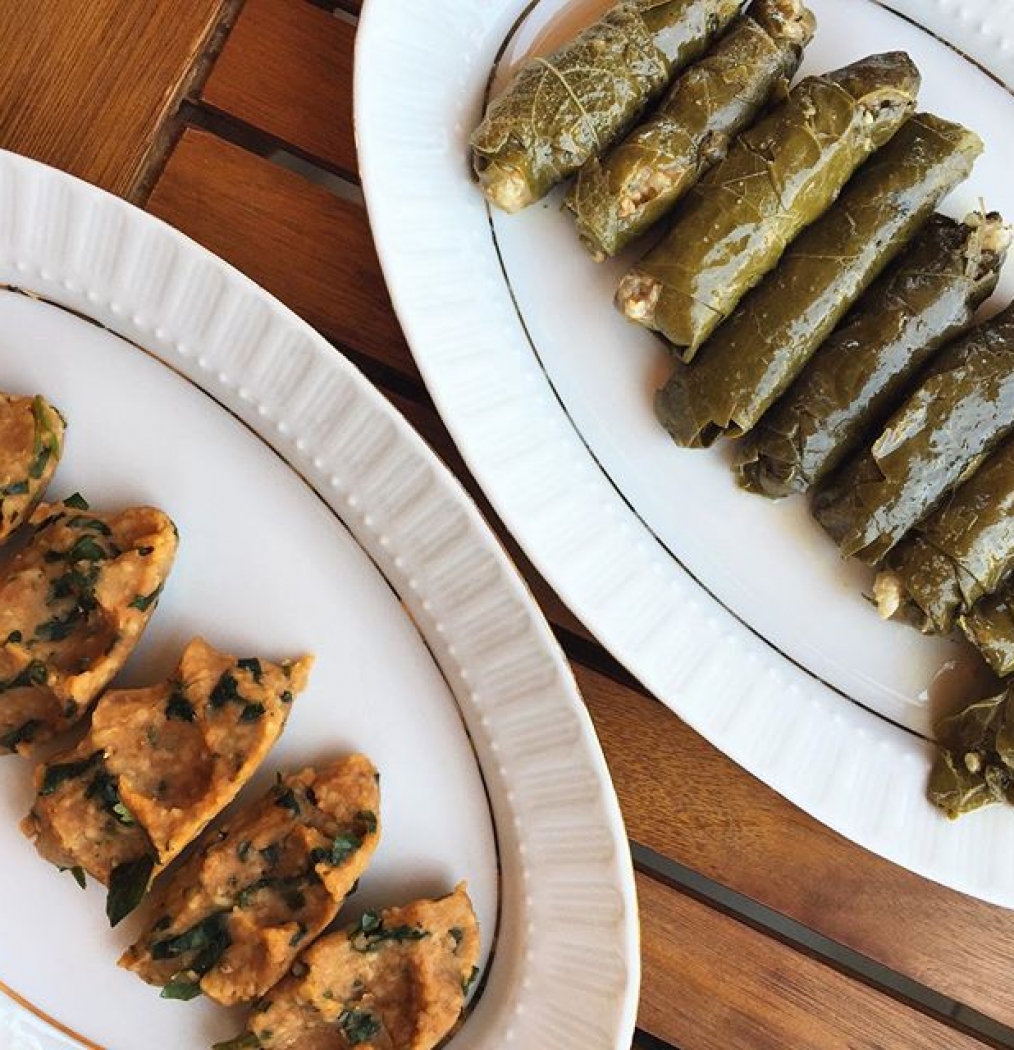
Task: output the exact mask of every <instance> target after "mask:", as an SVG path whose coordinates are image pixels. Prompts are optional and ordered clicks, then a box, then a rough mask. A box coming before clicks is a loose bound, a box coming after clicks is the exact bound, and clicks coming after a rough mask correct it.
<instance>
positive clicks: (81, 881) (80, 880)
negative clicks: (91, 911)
mask: <svg viewBox="0 0 1014 1050" xmlns="http://www.w3.org/2000/svg"><path fill="white" fill-rule="evenodd" d="M60 871H69V872H70V873H71V875H72V876H73V878H74V881H75V882H76V883H77V884H78V885H79V886H80V887H81V889H86V888H87V886H88V880H87V879H86V878H85V872H84V868H82V867H81V865H80V864H75V865H74V867H73V868H60Z"/></svg>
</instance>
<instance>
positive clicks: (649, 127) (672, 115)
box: [567, 0, 816, 260]
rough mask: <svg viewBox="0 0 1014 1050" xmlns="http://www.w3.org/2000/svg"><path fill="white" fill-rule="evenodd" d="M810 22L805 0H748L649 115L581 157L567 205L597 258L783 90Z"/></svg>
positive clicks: (715, 157) (668, 204) (712, 160)
mask: <svg viewBox="0 0 1014 1050" xmlns="http://www.w3.org/2000/svg"><path fill="white" fill-rule="evenodd" d="M815 25H816V23H815V20H814V17H813V15H812V13H811V12H810V11H809V10H808V9H807V8H806V7H805V5H804V4H803V2H802V0H754V2H753V3H752V4H751V5H750V7H749V9H748V10H747V12H746V14H745V15H742V16H741V17H740V18H738V19H736V21H735V22H734V23H733V24H732V26H731V27H730V29H729V31H728V32H727V33H726V34H725V35H724V36H723V37H722V38H721V39H720V40H719V41H718V42H717V43H716V44H715V46H714V47H713V48H712V49H711V51H709V52H708V54H707V55H706V56H705V57H704V58H703V59H701V60H700V61H699V62H698V63H697V64H696V65H694V66H692V67H691V68H690V69H689V70H687V72H686V73H684V74H683V75H682V76H681V77H679V79H678V80H677V81H676V83H675V84H674V85H673V87H672V88H671V89H670V91H669V93H668V95H667V96H666V97H665V99H664V100H663V102H662V104H661V106H659V108H658V109H657V110H656V111H655V112H654V113H653V114H652V115H651V117H650V118H649V119H648V120H646V121H645V122H644V123H642V124H640V125H638V127H636V128H635V129H634V130H633V131H632V132H631V133H630V134H629V135H628V136H627V137H626V138H625V139H624V140H623V141H622V142H621V143H620V144H619V145H618V146H616V148H615V149H614V150H613V151H612V152H611V153H609V154H608V156H606V157H605V158H599V157H592V158H591V159H590V160H589V161H587V162H586V163H585V165H584V166H583V167H582V168H581V170H580V171H579V172H578V175H577V179H576V180H575V183H574V186H573V187H572V189H571V191H570V193H569V194H568V195H567V206H568V207H569V208H570V209H571V211H573V212H574V216H575V221H576V223H577V229H578V232H579V233H580V235H581V240H582V242H583V243H584V244H585V246H586V247H587V248H588V250H589V251H590V252H591V253H592V255H594V256H595V258H596V259H599V260H601V259H604V258H606V257H608V256H610V255H615V254H616V253H617V252H618V251H620V250H621V249H622V248H624V247H626V246H627V245H628V244H629V243H630V242H631V241H632V240H634V239H635V238H636V237H639V236H640V235H641V234H642V233H644V232H645V231H646V230H647V229H649V228H650V227H651V226H652V225H654V224H655V223H656V222H658V220H659V219H661V218H662V216H663V215H665V214H666V213H667V212H668V211H670V210H671V209H672V207H673V205H675V203H676V202H677V201H678V200H679V199H680V197H682V196H683V194H684V193H686V191H687V190H688V189H690V187H691V186H692V185H693V184H694V183H695V182H696V181H697V180H698V179H699V178H700V177H701V176H702V175H703V174H704V172H706V171H707V170H708V169H709V168H711V167H713V166H714V165H715V164H717V163H718V161H720V160H721V159H722V158H723V157H724V156H725V154H726V153H727V152H728V149H729V144H730V142H731V141H732V139H733V138H734V137H735V136H736V135H737V134H739V132H740V131H742V130H743V128H745V127H747V126H748V125H749V124H750V123H751V122H752V121H753V119H754V118H755V117H756V115H757V114H758V112H759V111H760V109H761V107H762V106H763V105H764V104H765V102H767V100H768V99H769V98H770V97H771V95H772V94H773V93H774V92H776V91H778V90H779V89H782V90H786V91H787V90H788V84H789V81H790V80H791V79H792V77H793V76H794V74H795V72H796V70H797V69H798V68H799V63H800V60H801V59H802V56H803V48H804V47H805V46H806V45H807V44H808V43H809V41H810V39H811V37H812V36H813V32H814V28H815Z"/></svg>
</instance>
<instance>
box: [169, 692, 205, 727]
mask: <svg viewBox="0 0 1014 1050" xmlns="http://www.w3.org/2000/svg"><path fill="white" fill-rule="evenodd" d="M165 716H166V718H168V719H170V720H171V719H176V721H178V722H193V720H194V719H195V718H196V717H197V712H196V711H195V710H194V705H193V704H192V703H191V702H190V701H189V700H188V699H187V698H186V697H185V696H184V695H183V693H182V692H181V691H180V689H179V688H176V689H174V690H173V694H172V696H170V697H169V700H168V701H167V703H166V705H165Z"/></svg>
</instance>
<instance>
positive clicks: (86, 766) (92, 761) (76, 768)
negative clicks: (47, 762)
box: [39, 751, 102, 796]
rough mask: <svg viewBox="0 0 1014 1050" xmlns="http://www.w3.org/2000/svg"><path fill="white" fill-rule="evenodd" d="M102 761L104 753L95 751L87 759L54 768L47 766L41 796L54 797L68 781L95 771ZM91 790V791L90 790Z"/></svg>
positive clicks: (40, 791) (65, 763)
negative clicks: (92, 770)
mask: <svg viewBox="0 0 1014 1050" xmlns="http://www.w3.org/2000/svg"><path fill="white" fill-rule="evenodd" d="M101 761H102V752H101V751H95V752H93V753H92V754H90V755H89V756H88V757H87V758H82V759H79V760H78V761H77V762H61V763H58V764H57V765H54V766H46V772H45V774H44V775H43V777H42V786H41V787H40V788H39V795H41V796H45V795H52V794H53V793H54V792H56V791H58V790H59V789H60V788H61V787H63V785H64V784H66V783H67V781H68V780H76V779H77V778H78V777H80V776H83V775H84V774H85V773H87V772H89V771H90V770H91V769H94V767H95V766H96V765H98V763H99V762H101ZM89 790H90V789H89Z"/></svg>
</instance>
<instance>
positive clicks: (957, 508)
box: [873, 438, 1014, 634]
mask: <svg viewBox="0 0 1014 1050" xmlns="http://www.w3.org/2000/svg"><path fill="white" fill-rule="evenodd" d="M886 563H887V566H888V567H887V568H886V569H884V570H883V571H881V572H880V573H879V574H878V575H877V578H876V581H875V583H874V587H873V593H874V596H875V598H876V600H877V606H878V608H879V610H880V613H881V615H882V616H883V617H884V618H885V619H886V618H889V617H895V618H898V619H904V620H907V621H909V622H910V623H913V624H914V625H915V626H917V627H918V628H919V629H920V630H921V631H924V632H926V633H933V634H940V633H945V632H947V631H949V630H950V629H951V628H952V627H953V626H954V621H955V619H956V617H957V616H958V615H959V614H960V613H962V612H966V611H967V610H969V609H970V608H971V607H972V605H974V604H975V602H977V601H978V600H979V599H980V598H981V597H982V596H983V595H984V594H992V592H993V591H995V590H996V588H997V587H998V586H999V585H1000V583H1001V581H1002V580H1003V579H1004V578H1005V577H1006V576H1007V575H1008V574H1009V573H1010V571H1011V569H1014V439H1011V438H1008V439H1007V440H1006V441H1005V442H1004V443H1003V444H1002V445H1001V446H1000V447H999V448H998V449H997V450H996V451H995V452H994V453H993V454H992V455H991V456H990V457H989V458H988V459H987V460H986V461H985V462H984V463H983V465H982V466H981V467H979V469H978V470H977V471H976V472H975V473H974V474H973V475H972V476H971V478H969V479H968V481H966V482H965V483H964V485H962V486H961V487H960V488H959V489H958V490H957V491H956V492H955V493H954V494H953V495H952V496H951V498H950V499H949V500H948V501H947V502H946V503H945V504H944V505H943V506H942V507H940V508H939V509H938V510H936V511H934V512H933V513H932V514H931V515H930V516H929V517H928V518H926V519H925V520H924V521H922V522H921V523H920V524H918V525H916V527H915V528H914V529H913V530H912V532H911V533H910V534H909V535H908V536H907V537H906V538H905V539H904V540H902V541H901V543H899V544H898V546H897V547H895V548H894V550H893V551H891V553H890V554H888V556H887V559H886Z"/></svg>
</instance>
